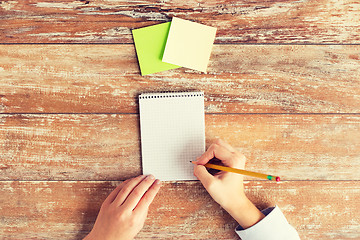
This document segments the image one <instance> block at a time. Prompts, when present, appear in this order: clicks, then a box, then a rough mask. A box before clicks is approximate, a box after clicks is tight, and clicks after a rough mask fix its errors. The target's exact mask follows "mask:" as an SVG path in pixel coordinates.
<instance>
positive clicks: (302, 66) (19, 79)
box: [0, 45, 360, 113]
mask: <svg viewBox="0 0 360 240" xmlns="http://www.w3.org/2000/svg"><path fill="white" fill-rule="evenodd" d="M359 53H360V46H318V45H315V46H309V45H308V46H278V45H266V46H261V45H260V46H257V45H215V46H214V49H213V53H212V57H211V61H210V64H209V67H208V74H203V73H199V72H196V71H192V70H189V69H185V68H181V69H177V70H171V71H166V72H162V73H159V74H153V75H149V76H146V77H142V76H140V74H139V69H138V63H137V59H136V53H135V50H134V48H133V45H3V46H1V48H0V78H1V79H2V81H1V82H0V112H2V113H136V112H137V111H138V109H137V95H138V94H139V93H141V92H149V91H183V90H201V91H204V92H205V100H206V101H205V108H206V112H207V113H359V112H360V81H359V76H360V54H359Z"/></svg>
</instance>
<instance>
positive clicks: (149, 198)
mask: <svg viewBox="0 0 360 240" xmlns="http://www.w3.org/2000/svg"><path fill="white" fill-rule="evenodd" d="M160 187H161V181H160V180H159V179H157V180H156V181H155V182H154V183H153V185H151V187H150V188H149V190H147V192H146V193H145V194H144V196H143V197H142V198H141V200H140V202H139V203H138V205H137V206H136V207H135V209H134V212H136V213H144V212H146V211H147V210H148V209H149V206H150V204H151V203H152V202H153V200H154V198H155V196H156V194H157V193H158V192H159V190H160Z"/></svg>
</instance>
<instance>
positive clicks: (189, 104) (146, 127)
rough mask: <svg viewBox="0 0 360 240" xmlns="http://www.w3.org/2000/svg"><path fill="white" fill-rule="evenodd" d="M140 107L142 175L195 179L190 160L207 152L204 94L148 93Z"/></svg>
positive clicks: (161, 178) (164, 178) (169, 178)
mask: <svg viewBox="0 0 360 240" xmlns="http://www.w3.org/2000/svg"><path fill="white" fill-rule="evenodd" d="M139 106H140V133H141V154H142V166H143V174H153V175H154V176H155V177H156V178H158V179H160V180H162V181H175V180H195V179H196V177H194V175H193V164H192V163H190V161H194V160H196V157H198V156H201V155H202V154H203V153H204V151H205V119H204V93H203V92H180V93H146V94H141V95H140V96H139Z"/></svg>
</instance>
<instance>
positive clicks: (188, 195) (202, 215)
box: [0, 181, 360, 240]
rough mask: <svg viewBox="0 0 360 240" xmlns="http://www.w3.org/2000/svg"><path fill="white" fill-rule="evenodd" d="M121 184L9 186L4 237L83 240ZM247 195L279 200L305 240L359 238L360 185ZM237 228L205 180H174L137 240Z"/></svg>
mask: <svg viewBox="0 0 360 240" xmlns="http://www.w3.org/2000/svg"><path fill="white" fill-rule="evenodd" d="M116 184H117V182H101V181H100V182H77V181H75V182H46V181H41V182H12V181H9V182H7V181H2V182H0V203H1V208H0V215H1V218H0V223H1V225H2V228H1V229H0V235H1V236H2V237H3V238H4V239H80V238H81V237H84V236H85V235H86V234H87V233H88V232H89V231H90V229H91V227H92V225H93V223H94V221H95V218H96V215H97V213H98V211H99V208H100V205H101V203H102V202H103V200H104V199H105V198H106V196H107V194H108V193H110V191H111V190H112V189H114V187H115V185H116ZM245 191H246V192H247V195H248V196H249V198H250V199H252V200H253V201H254V202H255V203H256V204H257V205H258V206H259V207H260V208H261V209H262V208H265V207H267V206H270V205H272V204H273V203H274V202H275V203H276V204H277V205H278V206H279V207H280V208H281V209H282V210H283V212H284V214H285V215H286V217H287V219H288V221H289V222H290V223H291V224H292V225H293V226H294V227H295V228H296V229H297V231H298V232H299V235H300V237H301V239H303V240H307V239H309V240H310V239H311V240H312V239H319V240H322V239H324V240H325V239H326V240H328V239H358V238H359V237H360V233H359V231H358V230H359V228H358V227H359V224H360V217H359V214H357V213H358V212H359V211H360V205H359V204H358V203H357V200H356V199H359V197H360V184H359V181H335V182H334V181H317V182H312V183H311V184H309V182H307V181H290V182H281V183H273V182H264V181H250V182H245ZM329 199H331V201H329ZM340 219H341V220H340ZM236 225H237V224H236V222H235V221H234V220H232V218H231V217H230V216H229V215H228V214H227V213H226V212H225V211H224V210H223V209H221V207H219V206H218V205H217V204H216V203H215V202H214V201H213V200H212V199H211V198H210V196H209V195H208V194H207V192H206V191H205V190H204V189H203V187H202V186H201V184H200V183H199V182H176V183H175V182H174V183H169V182H168V183H165V184H164V185H163V187H162V189H161V190H160V192H159V194H158V196H157V197H156V198H155V201H154V203H153V204H152V205H151V207H150V211H149V215H148V218H147V220H146V223H145V227H144V229H143V230H142V231H141V232H140V233H139V235H138V237H137V238H136V239H174V238H176V239H238V238H237V237H236V235H235V233H234V229H235V227H236Z"/></svg>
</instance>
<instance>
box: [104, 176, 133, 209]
mask: <svg viewBox="0 0 360 240" xmlns="http://www.w3.org/2000/svg"><path fill="white" fill-rule="evenodd" d="M129 180H130V179H127V180H125V181H123V182H122V183H120V184H119V185H118V186H117V187H116V188H115V189H114V190H113V191H112V192H111V193H110V194H109V196H107V198H106V199H105V201H104V204H110V203H112V202H113V201H114V199H115V198H116V196H117V195H118V193H119V192H120V190H121V188H122V187H123V186H124V185H125V184H126V183H128V182H129Z"/></svg>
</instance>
